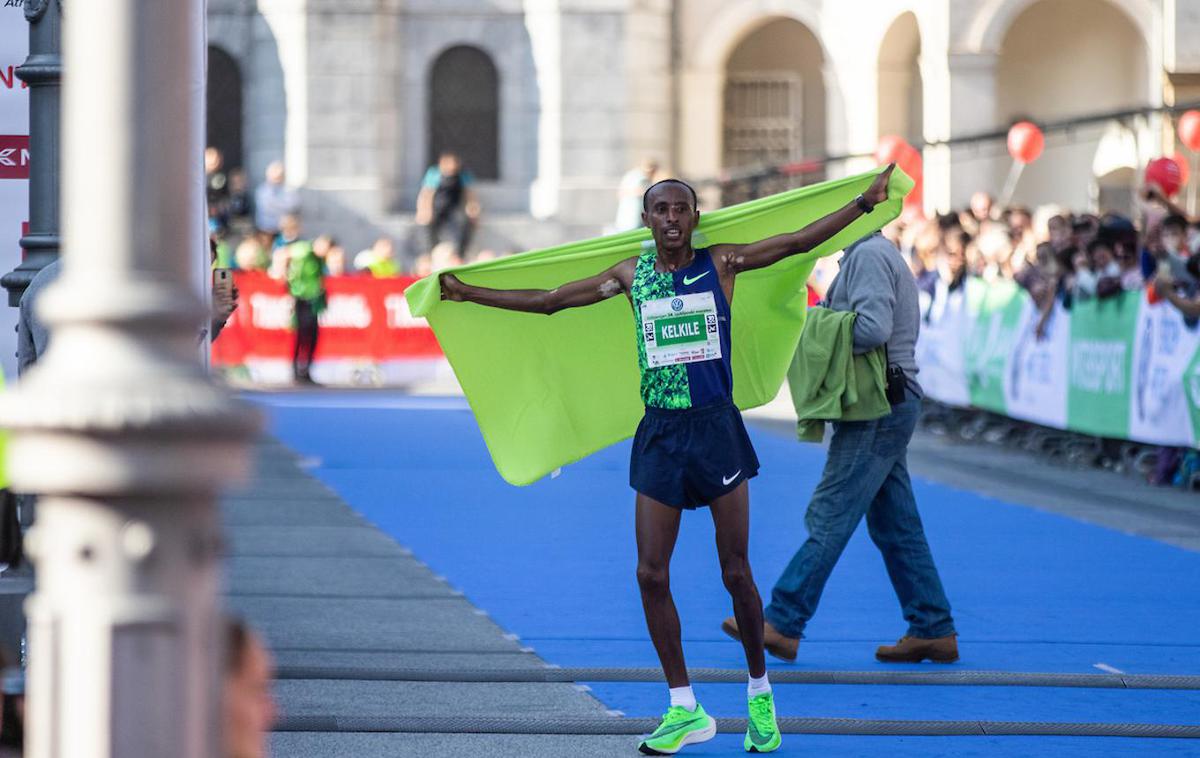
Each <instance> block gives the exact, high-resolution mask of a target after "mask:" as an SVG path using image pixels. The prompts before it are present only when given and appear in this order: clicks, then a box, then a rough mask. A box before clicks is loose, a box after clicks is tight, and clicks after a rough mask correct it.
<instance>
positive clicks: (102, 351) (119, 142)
mask: <svg viewBox="0 0 1200 758" xmlns="http://www.w3.org/2000/svg"><path fill="white" fill-rule="evenodd" d="M201 2H202V0H188V1H184V0H178V1H173V2H140V1H139V0H107V1H106V2H103V3H98V2H81V3H76V4H72V5H71V6H70V8H69V10H68V12H67V14H66V15H65V18H64V23H65V25H66V27H65V30H64V40H65V42H66V46H65V51H64V52H65V55H64V66H65V70H66V71H67V77H66V79H65V81H64V88H63V98H64V99H63V116H64V118H63V126H64V129H63V154H64V166H65V171H64V174H63V190H64V191H63V196H62V199H63V211H64V216H63V220H64V251H65V252H64V261H63V271H62V274H61V276H60V279H59V280H58V281H57V282H56V283H55V284H54V285H53V286H52V287H51V288H49V289H48V290H47V291H46V292H45V294H44V296H43V298H42V301H41V303H40V309H41V311H40V312H41V314H42V316H43V317H44V318H45V320H46V322H47V323H48V324H49V325H50V327H51V330H52V339H51V344H50V348H49V350H48V351H47V352H46V354H45V356H44V357H43V358H42V359H41V360H40V361H39V362H38V364H37V366H35V367H34V368H33V369H32V370H31V371H30V372H29V373H28V374H27V375H26V376H25V377H23V378H22V381H21V383H20V385H19V387H18V388H17V389H16V390H15V391H14V392H12V393H9V394H6V395H3V396H0V423H3V425H4V426H6V427H8V428H10V429H12V430H13V432H14V435H13V440H12V444H11V447H10V460H9V466H10V472H11V477H12V480H13V484H14V487H16V488H18V489H20V490H21V491H25V492H37V493H40V494H41V495H42V499H41V501H40V503H39V511H38V523H37V524H36V525H35V527H34V528H33V530H32V531H31V532H30V534H29V535H28V539H27V547H28V552H29V554H30V556H31V557H32V558H33V560H34V561H35V563H36V567H37V572H38V573H37V587H36V591H35V594H34V595H33V596H31V598H30V600H29V602H28V604H27V611H28V617H29V655H30V657H29V678H28V698H29V699H28V710H27V714H28V722H27V724H26V733H27V745H26V751H27V752H26V754H27V755H29V756H32V758H51V757H54V758H65V757H66V756H71V757H72V758H89V757H91V756H95V757H97V758H118V757H119V756H135V755H136V756H173V757H175V756H178V757H180V758H211V756H214V755H217V754H218V753H219V752H220V724H219V719H218V709H217V704H218V695H219V686H220V652H221V647H222V645H221V640H222V628H221V622H220V613H219V608H218V594H217V590H218V564H217V558H218V555H219V552H220V533H219V530H218V523H217V508H216V494H217V491H218V490H219V489H220V488H221V487H222V486H223V485H225V484H227V483H228V482H229V481H230V480H231V479H234V478H237V477H238V476H240V475H243V474H244V473H245V470H246V468H247V467H248V466H247V453H246V451H245V449H244V446H243V444H242V443H243V442H244V441H245V440H246V439H247V438H248V437H249V436H250V435H251V434H252V432H253V430H254V428H255V426H256V419H255V416H254V414H253V413H250V412H248V411H247V410H246V409H244V408H238V407H236V406H235V405H234V404H232V402H231V401H230V400H229V399H228V398H227V397H226V395H225V394H224V393H223V392H221V391H219V390H218V389H217V388H216V387H215V386H214V385H213V384H212V383H211V382H210V381H209V380H208V378H207V377H206V375H205V374H204V373H203V371H202V369H201V367H200V365H199V363H198V360H197V352H196V344H197V340H198V334H197V328H196V325H197V323H198V322H199V320H200V319H201V317H202V315H203V311H204V309H203V308H202V306H201V304H200V303H199V302H198V301H197V299H196V297H195V295H194V294H193V290H192V288H191V287H190V284H189V282H190V277H189V274H190V271H191V267H192V265H193V264H194V261H195V260H196V258H195V256H198V255H203V254H205V251H201V250H197V249H196V247H197V240H196V239H195V238H194V236H193V235H192V234H191V232H192V229H193V228H194V224H193V223H192V218H193V216H194V214H196V213H197V212H199V209H200V208H201V204H200V203H199V202H198V201H199V197H200V194H199V193H200V192H202V191H203V187H201V186H196V185H197V183H196V182H195V181H193V179H192V177H193V176H194V172H193V171H192V167H193V165H194V164H195V162H196V161H198V160H199V159H200V156H198V155H195V154H194V153H195V150H194V144H195V142H196V136H197V135H196V131H197V130H199V129H202V128H203V124H202V121H201V119H200V113H201V111H200V109H201V108H202V103H201V102H199V98H198V97H197V96H196V95H195V93H194V91H193V89H192V88H191V87H189V77H190V76H191V74H192V72H193V71H194V69H195V67H196V66H198V65H199V61H200V60H202V58H201V56H202V55H203V49H202V45H203V34H202V26H201V22H202V18H203V16H202V13H201V12H200V11H199V8H198V6H197V4H198V3H201Z"/></svg>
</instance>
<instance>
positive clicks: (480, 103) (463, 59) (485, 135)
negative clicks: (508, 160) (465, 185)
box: [428, 45, 500, 180]
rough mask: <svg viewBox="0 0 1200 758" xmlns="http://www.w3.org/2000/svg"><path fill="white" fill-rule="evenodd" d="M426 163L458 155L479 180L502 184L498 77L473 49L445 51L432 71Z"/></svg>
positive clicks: (487, 58) (485, 55) (493, 66)
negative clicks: (443, 156)
mask: <svg viewBox="0 0 1200 758" xmlns="http://www.w3.org/2000/svg"><path fill="white" fill-rule="evenodd" d="M428 95H429V107H428V118H429V121H428V139H429V150H428V158H429V162H430V164H433V163H436V161H437V156H438V155H439V154H441V153H443V152H447V151H449V152H454V153H457V154H458V155H459V157H460V158H461V159H462V161H463V165H464V166H465V167H467V168H468V169H469V170H470V171H471V173H473V174H474V175H475V176H477V177H478V178H480V179H488V180H494V179H499V178H500V74H499V71H498V70H497V68H496V64H495V63H494V62H493V60H492V57H491V56H490V55H489V54H488V53H487V52H485V51H484V50H482V49H480V48H478V47H475V46H472V45H455V46H453V47H449V48H447V49H445V50H443V51H442V52H441V53H439V54H438V55H437V57H436V58H434V60H433V63H432V64H431V65H430V67H429V88H428Z"/></svg>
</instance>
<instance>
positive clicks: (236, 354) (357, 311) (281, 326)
mask: <svg viewBox="0 0 1200 758" xmlns="http://www.w3.org/2000/svg"><path fill="white" fill-rule="evenodd" d="M234 281H235V283H236V284H237V288H238V308H237V310H236V311H234V313H233V316H232V317H230V319H229V323H228V324H226V326H225V328H224V330H222V331H221V336H220V337H218V338H217V340H216V341H215V342H213V349H212V362H213V365H214V366H216V367H230V366H241V365H246V364H247V363H249V362H253V361H271V360H286V361H290V360H291V358H292V347H293V345H294V344H295V334H294V332H293V322H292V298H291V297H290V296H289V295H288V293H287V285H286V284H285V283H284V282H282V281H279V280H277V279H272V278H271V277H269V276H267V275H266V274H262V273H259V272H246V271H238V272H236V273H235V274H234ZM414 281H416V279H414V278H412V277H394V278H387V279H375V278H373V277H368V276H341V277H329V278H327V279H326V280H325V289H326V296H327V301H328V307H327V308H326V309H325V312H324V313H322V314H321V317H320V323H321V331H320V338H319V340H318V342H317V354H316V363H318V364H319V363H322V362H325V363H329V362H338V361H358V362H365V363H386V362H390V361H402V360H407V359H428V358H439V357H441V355H442V350H441V348H440V347H439V346H438V343H437V338H436V337H434V335H433V330H432V329H430V328H429V325H428V324H426V323H425V320H424V319H414V318H413V317H412V315H411V314H410V313H409V311H408V302H407V301H406V300H405V299H404V290H405V289H406V288H407V287H408V286H409V285H410V284H412V283H413V282H414Z"/></svg>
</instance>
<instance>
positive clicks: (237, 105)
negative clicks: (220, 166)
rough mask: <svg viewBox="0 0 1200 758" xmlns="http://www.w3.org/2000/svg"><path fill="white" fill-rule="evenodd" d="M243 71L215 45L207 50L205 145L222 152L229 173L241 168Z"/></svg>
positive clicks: (243, 158)
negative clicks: (229, 170)
mask: <svg viewBox="0 0 1200 758" xmlns="http://www.w3.org/2000/svg"><path fill="white" fill-rule="evenodd" d="M243 91H244V81H243V78H242V68H241V66H240V65H238V62H237V60H235V59H234V57H233V56H232V55H230V54H229V53H227V52H226V51H225V50H222V49H221V48H220V47H218V46H216V45H209V46H208V81H207V87H206V97H205V100H206V105H207V107H206V108H205V116H206V122H207V123H206V137H205V144H207V145H208V146H210V147H215V148H217V149H218V150H220V151H221V154H222V155H223V156H224V158H225V167H226V169H235V168H242V166H243V162H244V160H245V153H244V151H243V142H242V121H243V102H244V96H243Z"/></svg>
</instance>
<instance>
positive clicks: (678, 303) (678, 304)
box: [671, 298, 683, 313]
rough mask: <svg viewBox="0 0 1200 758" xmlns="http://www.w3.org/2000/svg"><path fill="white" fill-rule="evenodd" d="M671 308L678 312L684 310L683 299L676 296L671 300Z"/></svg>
mask: <svg viewBox="0 0 1200 758" xmlns="http://www.w3.org/2000/svg"><path fill="white" fill-rule="evenodd" d="M671 310H673V311H675V312H676V313H678V312H679V311H681V310H683V300H681V299H680V298H675V299H674V300H672V301H671Z"/></svg>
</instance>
